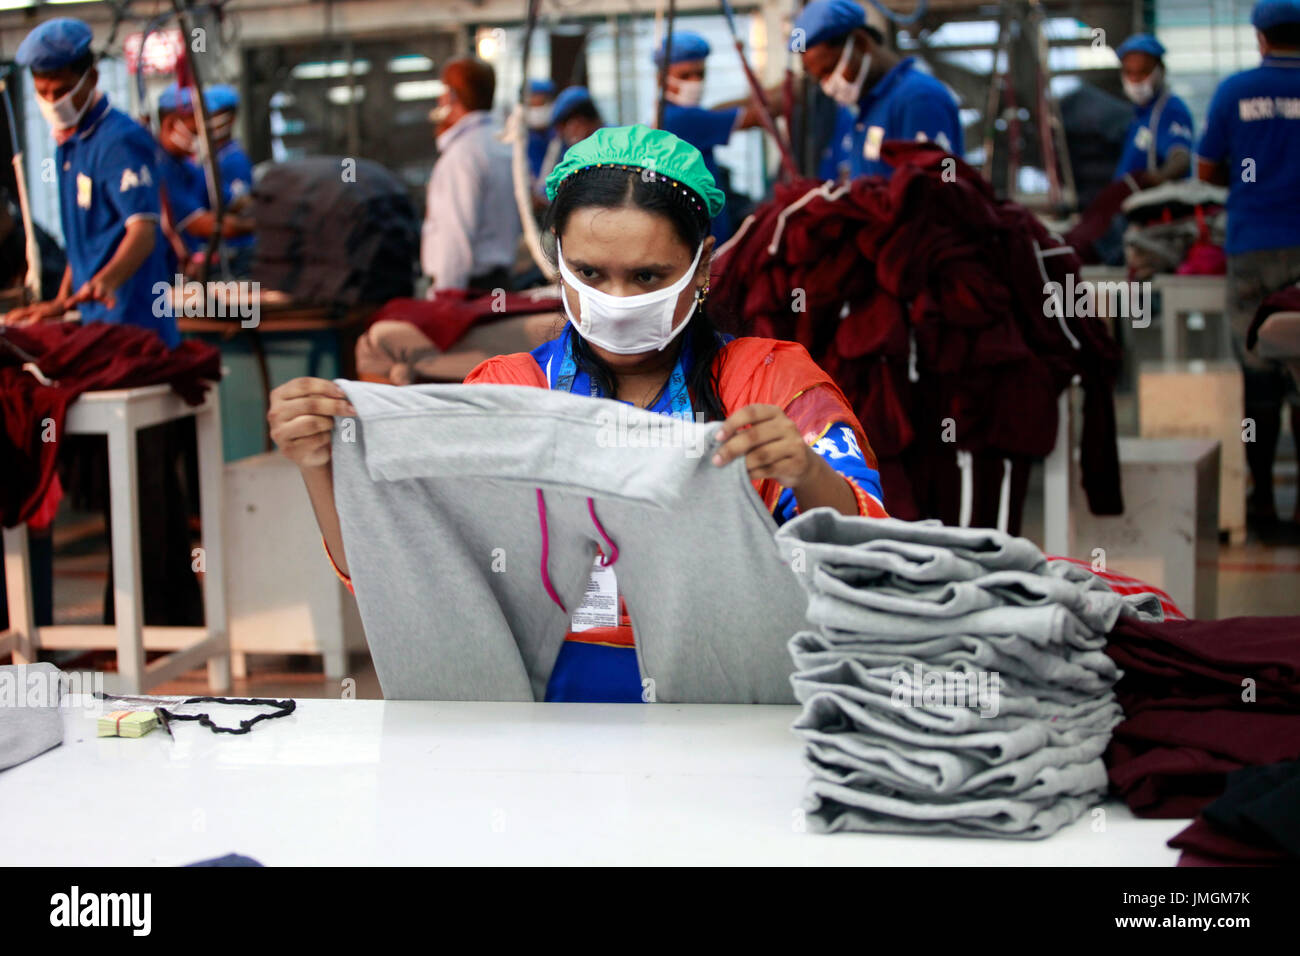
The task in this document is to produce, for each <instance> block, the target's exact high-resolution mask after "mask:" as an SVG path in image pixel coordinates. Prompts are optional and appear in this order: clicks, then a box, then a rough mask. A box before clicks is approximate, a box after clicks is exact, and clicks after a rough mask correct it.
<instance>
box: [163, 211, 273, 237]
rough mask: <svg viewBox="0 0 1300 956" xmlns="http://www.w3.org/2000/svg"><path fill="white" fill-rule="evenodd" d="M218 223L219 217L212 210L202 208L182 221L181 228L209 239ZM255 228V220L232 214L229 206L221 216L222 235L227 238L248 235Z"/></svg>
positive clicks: (193, 234)
mask: <svg viewBox="0 0 1300 956" xmlns="http://www.w3.org/2000/svg"><path fill="white" fill-rule="evenodd" d="M216 223H217V217H216V215H215V214H214V213H213V212H212V211H211V210H209V209H201V210H199V211H198V212H196V213H194V214H193V215H192V216H190V217H189V218H188V219H186V220H185V221H184V222H183V223H181V224H180V226H179V228H181V229H183V230H184V231H185V232H188V233H189V234H190V235H192V236H198V237H199V238H200V239H207V238H209V237H210V236H211V235H212V232H213V227H214V226H215V225H216ZM255 228H256V226H255V224H254V222H253V220H251V219H245V218H244V217H242V216H232V215H231V214H230V210H229V208H227V210H226V214H225V215H224V216H222V217H221V235H222V237H223V238H226V239H229V238H231V237H233V236H246V235H248V234H249V233H251V232H252V231H253V230H254V229H255Z"/></svg>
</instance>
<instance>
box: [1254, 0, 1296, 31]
mask: <svg viewBox="0 0 1300 956" xmlns="http://www.w3.org/2000/svg"><path fill="white" fill-rule="evenodd" d="M1284 23H1300V0H1259V3H1257V4H1255V9H1254V10H1252V11H1251V13H1250V25H1251V26H1253V27H1254V28H1255V29H1256V30H1271V29H1273V28H1274V27H1280V26H1282V25H1283V24H1284Z"/></svg>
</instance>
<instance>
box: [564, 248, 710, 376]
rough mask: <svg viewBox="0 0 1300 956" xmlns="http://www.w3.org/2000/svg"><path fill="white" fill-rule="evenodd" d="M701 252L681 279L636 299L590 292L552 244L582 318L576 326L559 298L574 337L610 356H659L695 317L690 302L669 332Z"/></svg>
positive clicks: (572, 315) (594, 291) (571, 312)
mask: <svg viewBox="0 0 1300 956" xmlns="http://www.w3.org/2000/svg"><path fill="white" fill-rule="evenodd" d="M703 252H704V244H703V243H701V244H700V247H699V248H698V249H696V250H695V258H694V259H693V260H692V261H691V265H690V268H688V269H687V270H686V274H685V275H683V276H682V277H681V278H680V279H678V280H677V281H676V282H674V283H673V284H672V285H670V286H668V287H667V288H664V289H656V290H655V291H654V292H646V293H643V294H642V295H610V294H609V293H608V292H601V291H600V290H599V289H593V288H592V287H591V286H589V285H587V284H586V283H585V282H583V281H582V280H581V279H580V278H578V277H577V276H576V275H574V274H573V273H572V272H571V271H570V270H569V267H568V266H567V265H565V264H564V255H563V254H562V253H561V252H560V243H559V240H558V239H557V240H556V242H555V255H556V258H557V259H558V260H559V264H560V275H561V277H563V279H564V281H565V282H566V283H568V284H569V286H570V287H571V288H572V289H573V291H574V292H576V293H577V294H578V305H579V306H580V307H581V309H582V318H581V320H579V319H578V318H577V317H575V316H574V314H573V310H572V309H571V308H570V307H569V297H568V295H561V296H560V298H561V299H562V300H563V301H564V312H565V314H566V315H567V316H568V317H569V321H570V322H571V323H573V327H574V328H575V329H577V330H578V334H579V335H581V336H582V337H583V338H584V339H586V340H587V341H588V342H590V343H591V344H592V345H598V346H600V347H601V348H602V349H605V350H606V351H608V352H613V353H614V354H615V355H636V354H638V353H641V352H650V351H652V350H655V349H658V350H659V351H663V350H664V349H665V348H666V347H667V346H668V343H669V342H671V341H672V340H673V339H674V338H676V337H677V334H678V333H679V332H681V330H682V329H684V328H686V326H687V325H689V324H690V321H691V316H692V315H694V314H695V305H696V302H695V301H694V300H693V301H692V302H691V307H690V309H689V310H687V312H686V317H685V318H683V319H682V321H681V322H680V323H679V324H678V326H677V327H676V328H673V316H674V314H675V313H676V312H677V299H678V297H679V296H681V294H682V292H683V291H685V290H686V288H687V286H689V285H690V284H691V282H693V281H694V279H695V269H696V267H698V266H699V264H700V256H701V255H702V254H703Z"/></svg>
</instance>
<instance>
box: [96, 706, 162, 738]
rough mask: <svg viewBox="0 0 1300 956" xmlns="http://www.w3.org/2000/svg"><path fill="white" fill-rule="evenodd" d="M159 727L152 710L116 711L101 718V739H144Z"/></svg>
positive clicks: (99, 734) (156, 716)
mask: <svg viewBox="0 0 1300 956" xmlns="http://www.w3.org/2000/svg"><path fill="white" fill-rule="evenodd" d="M157 726H158V715H157V714H155V713H154V712H153V711H152V710H115V711H113V712H112V713H111V714H104V715H103V716H101V717H100V718H99V733H98V736H100V737H143V736H144V735H145V734H147V733H149V731H151V730H153V729H154V728H155V727H157Z"/></svg>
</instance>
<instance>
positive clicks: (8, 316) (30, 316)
mask: <svg viewBox="0 0 1300 956" xmlns="http://www.w3.org/2000/svg"><path fill="white" fill-rule="evenodd" d="M71 295H72V266H64V268H63V281H61V282H60V283H59V291H58V294H57V295H56V296H55V297H54V298H53V299H50V300H48V301H46V302H33V303H31V304H30V305H24V306H20V307H18V308H17V309H10V310H9V311H8V312H6V313H5V316H4V324H5V325H34V324H35V323H37V322H44V321H46V320H48V319H57V318H59V317H60V316H61V315H63V313H64V312H66V311H68V299H69V297H70V296H71Z"/></svg>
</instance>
